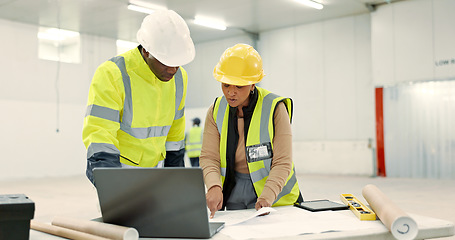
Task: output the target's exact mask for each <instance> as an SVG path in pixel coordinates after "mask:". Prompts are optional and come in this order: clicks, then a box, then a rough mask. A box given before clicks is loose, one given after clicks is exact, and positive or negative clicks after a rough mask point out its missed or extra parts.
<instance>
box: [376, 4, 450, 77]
mask: <svg viewBox="0 0 455 240" xmlns="http://www.w3.org/2000/svg"><path fill="white" fill-rule="evenodd" d="M454 10H455V1H453V0H431V1H429V0H412V1H403V2H397V3H394V4H389V5H384V6H381V7H379V8H378V9H377V10H376V11H375V12H373V13H372V14H371V41H372V69H373V80H374V83H375V85H377V86H389V85H394V84H397V83H404V82H413V81H428V80H445V79H450V78H453V77H455V45H454V44H453V43H454V42H455V30H454V27H453V26H454V23H455V15H454V14H453V12H454Z"/></svg>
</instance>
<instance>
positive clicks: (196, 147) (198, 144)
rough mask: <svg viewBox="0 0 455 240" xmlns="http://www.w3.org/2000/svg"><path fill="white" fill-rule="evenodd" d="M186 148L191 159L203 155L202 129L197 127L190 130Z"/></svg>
mask: <svg viewBox="0 0 455 240" xmlns="http://www.w3.org/2000/svg"><path fill="white" fill-rule="evenodd" d="M185 148H186V153H187V155H188V157H189V158H195V157H199V156H200V155H201V148H202V127H199V126H195V127H192V128H191V129H190V131H189V132H188V136H187V137H186V146H185Z"/></svg>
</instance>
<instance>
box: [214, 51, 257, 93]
mask: <svg viewBox="0 0 455 240" xmlns="http://www.w3.org/2000/svg"><path fill="white" fill-rule="evenodd" d="M213 76H214V77H215V79H216V80H217V81H219V82H222V83H226V84H230V85H236V86H246V85H251V84H255V83H258V82H260V81H261V80H262V78H263V77H264V71H263V69H262V58H261V56H260V55H259V53H258V52H257V51H256V50H254V48H253V47H252V46H250V45H247V44H241V43H240V44H236V45H235V46H233V47H230V48H228V49H226V51H224V53H223V55H221V58H220V61H219V62H218V64H217V65H216V67H215V69H214V70H213Z"/></svg>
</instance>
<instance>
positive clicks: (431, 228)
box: [30, 208, 455, 240]
mask: <svg viewBox="0 0 455 240" xmlns="http://www.w3.org/2000/svg"><path fill="white" fill-rule="evenodd" d="M295 210H296V211H299V209H298V208H295ZM242 211H244V210H237V211H232V212H236V214H240V213H242ZM245 211H247V210H245ZM250 211H251V210H250ZM334 213H335V212H334ZM336 213H337V214H338V213H340V214H343V215H345V216H349V217H352V218H357V217H356V216H355V215H354V214H353V213H352V212H351V211H350V210H344V211H336ZM409 216H411V217H412V218H413V219H414V220H415V221H416V223H417V225H418V227H419V233H418V235H417V238H416V239H430V238H439V237H450V236H454V234H455V227H454V223H452V222H450V221H446V220H441V219H436V218H430V217H425V216H421V215H415V214H409ZM376 221H378V222H379V220H376ZM302 224H305V223H302ZM366 238H368V240H376V239H377V240H385V239H395V238H394V237H393V235H392V234H391V233H390V232H389V231H388V229H387V228H386V227H385V226H384V225H383V224H377V227H375V228H371V229H361V230H347V231H339V232H323V233H312V234H303V235H296V236H282V237H279V238H267V239H268V240H270V239H289V240H294V239H350V240H353V239H359V240H360V239H366ZM30 239H31V240H44V239H46V240H52V239H62V238H60V237H57V236H53V235H49V234H47V233H43V232H39V231H35V230H33V229H31V230H30ZM141 239H151V238H141ZM161 239H163V238H161ZM164 239H166V240H170V239H171V238H164ZM211 239H214V240H231V239H233V238H231V237H230V236H229V235H227V234H223V230H222V231H221V232H219V233H217V234H215V235H214V236H213V237H212V238H211ZM257 239H260V238H257Z"/></svg>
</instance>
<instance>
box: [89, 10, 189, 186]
mask: <svg viewBox="0 0 455 240" xmlns="http://www.w3.org/2000/svg"><path fill="white" fill-rule="evenodd" d="M137 40H138V42H139V43H140V45H139V46H138V47H137V48H134V49H132V50H130V51H127V52H125V53H123V54H120V55H118V56H116V57H113V58H112V59H110V60H109V61H106V62H104V63H103V64H101V65H100V66H99V67H98V69H97V70H96V72H95V74H94V76H93V79H92V82H91V85H90V91H89V96H88V102H87V112H86V116H85V119H84V127H83V133H82V137H83V141H84V144H85V147H86V148H87V171H86V175H87V177H88V178H89V180H90V181H91V182H92V183H93V176H92V170H93V169H94V168H96V167H167V166H170V167H175V166H184V161H183V157H184V154H185V144H184V139H185V114H184V108H185V97H186V91H187V82H188V78H187V73H186V71H185V70H184V69H183V68H182V67H181V66H182V65H185V64H187V63H189V62H191V61H192V60H193V59H194V56H195V49H194V44H193V41H192V39H191V37H190V31H189V29H188V26H187V24H186V23H185V21H184V20H183V18H182V17H181V16H180V15H178V14H177V13H176V12H174V11H172V10H160V11H156V12H154V13H152V14H150V15H148V16H147V17H145V18H144V20H143V22H142V25H141V28H140V29H139V31H138V32H137Z"/></svg>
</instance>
